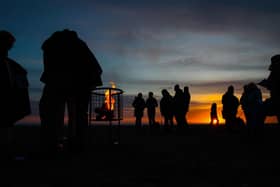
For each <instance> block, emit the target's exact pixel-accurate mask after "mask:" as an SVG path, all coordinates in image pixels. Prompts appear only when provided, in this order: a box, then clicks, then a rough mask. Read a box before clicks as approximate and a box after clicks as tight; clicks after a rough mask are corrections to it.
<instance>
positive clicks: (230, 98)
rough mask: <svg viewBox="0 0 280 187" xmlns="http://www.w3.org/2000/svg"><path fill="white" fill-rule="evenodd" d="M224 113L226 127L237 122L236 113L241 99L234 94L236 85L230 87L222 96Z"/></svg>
mask: <svg viewBox="0 0 280 187" xmlns="http://www.w3.org/2000/svg"><path fill="white" fill-rule="evenodd" d="M222 104H223V109H222V115H223V118H224V119H225V124H226V127H228V128H230V127H232V126H234V125H236V124H234V123H236V121H237V120H236V114H237V109H238V106H239V100H238V98H237V97H236V96H234V87H233V86H232V85H231V86H229V87H228V89H227V92H226V93H225V94H224V95H223V96H222Z"/></svg>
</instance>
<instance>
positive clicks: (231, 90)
mask: <svg viewBox="0 0 280 187" xmlns="http://www.w3.org/2000/svg"><path fill="white" fill-rule="evenodd" d="M228 93H229V94H232V95H233V93H234V87H233V86H232V85H230V86H229V87H228Z"/></svg>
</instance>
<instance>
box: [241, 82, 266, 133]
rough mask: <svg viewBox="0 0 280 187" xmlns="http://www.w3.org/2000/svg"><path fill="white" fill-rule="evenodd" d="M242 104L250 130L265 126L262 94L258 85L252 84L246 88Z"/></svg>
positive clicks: (242, 96)
mask: <svg viewBox="0 0 280 187" xmlns="http://www.w3.org/2000/svg"><path fill="white" fill-rule="evenodd" d="M240 104H241V107H242V109H243V111H244V114H245V117H246V121H247V126H248V128H250V129H251V128H257V127H261V126H263V123H264V114H263V111H262V110H263V106H262V105H263V104H262V93H261V91H260V89H259V88H258V87H257V85H256V84H254V83H250V84H248V85H245V86H244V92H243V93H242V95H241V98H240Z"/></svg>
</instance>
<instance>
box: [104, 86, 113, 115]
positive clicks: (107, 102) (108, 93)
mask: <svg viewBox="0 0 280 187" xmlns="http://www.w3.org/2000/svg"><path fill="white" fill-rule="evenodd" d="M110 84H111V88H116V85H115V83H114V82H110ZM114 93H115V92H114V91H113V90H111V89H107V90H106V91H105V101H104V102H105V105H106V109H107V110H109V111H113V110H114V105H115V102H116V100H115V99H114V97H112V95H113V94H114Z"/></svg>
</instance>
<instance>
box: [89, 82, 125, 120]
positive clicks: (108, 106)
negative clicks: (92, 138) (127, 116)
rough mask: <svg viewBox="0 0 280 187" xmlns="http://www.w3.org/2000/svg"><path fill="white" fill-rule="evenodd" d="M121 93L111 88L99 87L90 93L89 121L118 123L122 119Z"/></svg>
mask: <svg viewBox="0 0 280 187" xmlns="http://www.w3.org/2000/svg"><path fill="white" fill-rule="evenodd" d="M122 96H123V91H122V90H121V89H119V88H116V86H115V84H113V83H112V86H111V87H99V88H96V89H94V90H93V91H92V93H91V98H90V106H89V120H90V122H91V121H120V120H122V119H123V106H122V100H123V98H122Z"/></svg>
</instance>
